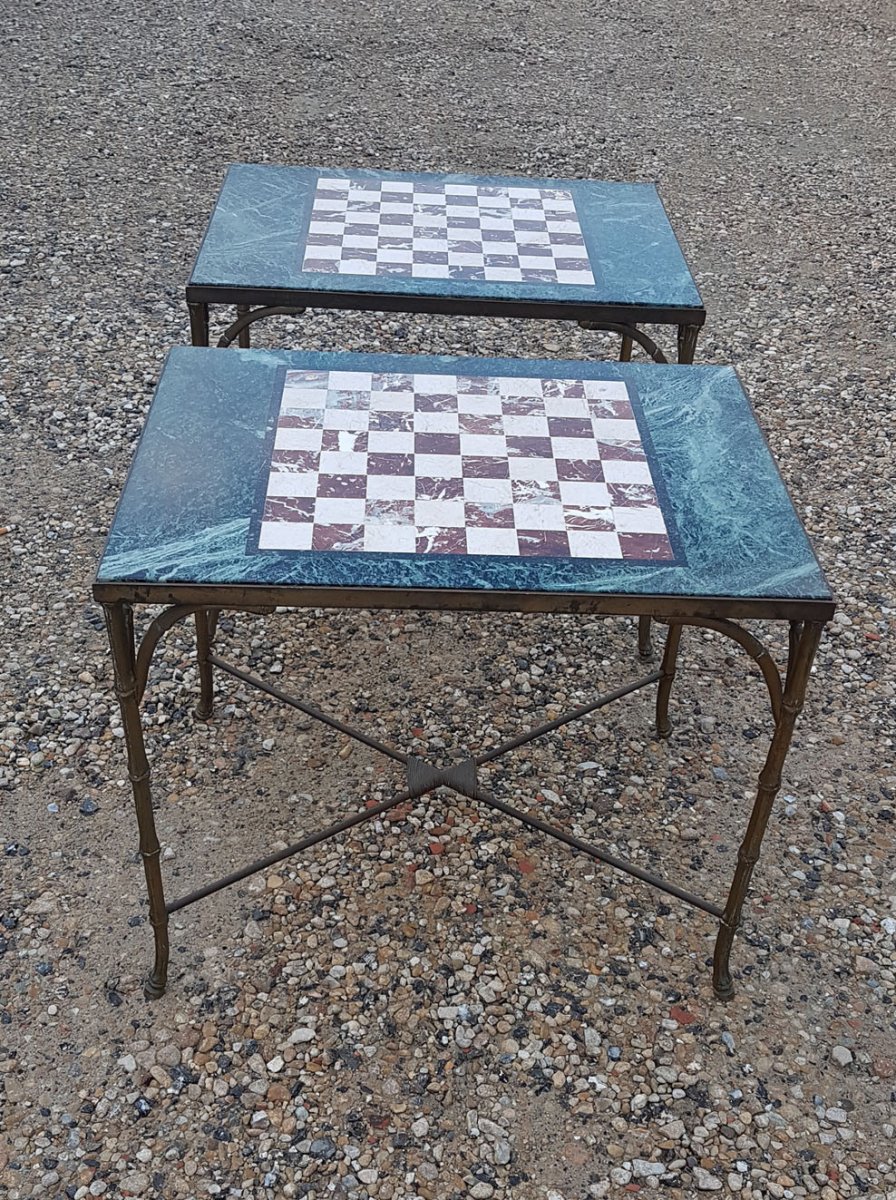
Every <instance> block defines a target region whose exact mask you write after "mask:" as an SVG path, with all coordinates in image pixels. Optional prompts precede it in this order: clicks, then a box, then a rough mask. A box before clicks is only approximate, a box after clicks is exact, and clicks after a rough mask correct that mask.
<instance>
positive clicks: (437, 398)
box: [414, 392, 457, 412]
mask: <svg viewBox="0 0 896 1200" xmlns="http://www.w3.org/2000/svg"><path fill="white" fill-rule="evenodd" d="M414 409H415V411H416V412H457V396H451V395H449V394H448V393H447V392H444V393H437V392H432V393H427V392H417V393H416V394H415V396H414Z"/></svg>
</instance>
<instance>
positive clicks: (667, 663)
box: [656, 624, 681, 738]
mask: <svg viewBox="0 0 896 1200" xmlns="http://www.w3.org/2000/svg"><path fill="white" fill-rule="evenodd" d="M680 641H681V625H680V624H670V625H669V632H668V633H667V634H666V648H665V650H664V651H663V661H662V665H661V666H660V681H659V686H658V688H657V693H656V732H657V737H661V738H667V737H668V736H669V734H670V733H671V732H672V722H671V721H670V720H669V697H670V695H671V694H672V683H673V681H674V679H675V668H676V665H677V663H678V645H679V642H680Z"/></svg>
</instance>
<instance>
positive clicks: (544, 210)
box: [187, 163, 706, 362]
mask: <svg viewBox="0 0 896 1200" xmlns="http://www.w3.org/2000/svg"><path fill="white" fill-rule="evenodd" d="M187 303H188V305H189V309H190V325H191V332H192V340H193V344H194V345H197V346H207V345H208V344H209V305H212V304H226V305H236V306H237V309H238V318H237V320H236V321H235V322H234V323H233V324H232V325H230V327H229V328H228V329H227V331H226V332H225V333H224V335H223V336H222V338H221V340H220V342H219V345H222V346H226V345H229V344H230V343H231V342H233V341H234V340H235V339H238V340H239V344H240V345H241V346H243V347H248V345H249V326H250V325H251V324H252V323H253V322H255V321H258V320H261V319H263V318H265V317H267V316H271V315H274V314H280V313H296V312H302V311H304V309H305V308H306V307H317V308H343V309H375V310H379V311H386V312H411V313H447V314H457V313H462V314H466V315H469V316H492V317H541V318H550V319H552V320H572V321H578V322H579V323H580V324H581V325H584V326H585V327H587V328H594V329H609V330H612V331H616V332H618V333H621V334H622V339H623V340H622V354H621V357H622V359H623V360H627V359H629V358H630V356H631V351H632V345H633V343H634V342H637V343H639V344H640V345H641V346H643V347H644V349H645V350H646V351H647V352H648V354H650V355H651V357H653V358H654V359H656V360H657V361H660V362H665V361H666V359H665V355H664V354H663V352H662V350H661V349H660V348H659V347H658V346H657V345H656V343H655V342H654V341H653V340H652V339H651V338H650V337H648V335H647V334H646V333H645V332H644V331H643V330H642V329H640V328H639V326H640V325H642V324H643V323H645V322H652V323H659V324H669V325H675V326H677V327H678V361H679V362H691V361H693V357H694V351H695V347H696V343H697V336H698V334H699V331H700V327H701V326H702V325H703V323H704V321H705V320H706V311H705V309H704V307H703V302H702V300H701V299H700V293H699V292H698V291H697V287H696V284H695V283H694V280H693V279H692V278H691V274H690V272H689V271H688V268H687V264H686V263H685V260H684V257H683V256H682V253H681V250H680V249H679V246H678V243H677V241H676V239H675V234H674V233H673V232H672V227H671V225H670V224H669V220H668V218H667V216H666V213H665V210H664V209H663V205H662V202H661V201H660V198H659V196H658V194H657V191H656V188H655V187H654V186H653V185H652V184H644V183H606V182H599V181H596V180H580V179H576V180H569V179H519V178H506V177H497V176H473V175H432V174H410V173H401V172H389V171H385V172H382V171H367V170H364V171H342V170H334V169H329V168H328V169H316V168H311V167H284V166H270V165H261V164H249V163H241V164H237V165H234V166H232V167H230V169H229V170H228V172H227V175H226V178H225V180H224V184H223V187H222V189H221V193H220V195H219V197H218V201H217V204H216V206H215V209H214V212H213V213H212V217H211V220H210V223H209V226H208V229H207V231H206V234H205V239H204V241H203V243H202V247H201V249H200V251H199V255H198V257H197V259H196V263H195V265H194V267H193V272H192V275H191V276H190V281H189V283H188V284H187Z"/></svg>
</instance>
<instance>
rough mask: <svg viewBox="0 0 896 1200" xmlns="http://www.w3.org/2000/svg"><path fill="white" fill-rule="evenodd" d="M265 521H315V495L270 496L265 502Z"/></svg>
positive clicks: (263, 517)
mask: <svg viewBox="0 0 896 1200" xmlns="http://www.w3.org/2000/svg"><path fill="white" fill-rule="evenodd" d="M262 520H263V521H313V520H314V497H313V496H269V497H268V499H267V500H266V501H265V503H264V514H263V516H262Z"/></svg>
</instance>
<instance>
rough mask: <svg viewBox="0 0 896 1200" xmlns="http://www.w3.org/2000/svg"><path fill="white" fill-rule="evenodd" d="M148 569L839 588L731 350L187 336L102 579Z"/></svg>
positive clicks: (261, 578) (401, 584) (769, 592)
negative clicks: (327, 349)
mask: <svg viewBox="0 0 896 1200" xmlns="http://www.w3.org/2000/svg"><path fill="white" fill-rule="evenodd" d="M137 584H153V585H156V584H159V585H161V584H164V585H185V586H189V585H208V586H212V587H213V586H219V587H232V586H249V587H251V586H255V585H258V586H266V587H275V588H277V587H282V588H324V589H354V588H364V589H382V590H384V591H386V592H389V591H394V589H411V590H415V591H418V592H420V591H426V592H429V591H432V590H449V591H458V592H480V593H481V592H512V593H518V592H522V593H537V594H548V593H553V594H577V595H583V596H594V595H607V596H618V597H689V598H694V597H697V598H708V597H719V598H725V597H728V598H740V599H748V600H751V601H752V600H755V601H762V602H767V605H766V607H767V608H768V614H769V615H776V614H777V613H778V612H780V611H783V608H787V610H788V613H789V612H790V610H791V608H792V606H790V607H788V606H787V605H784V606H783V608H782V605H780V604H777V605H776V604H775V603H774V602H776V601H805V602H809V604H808V609H809V610H812V611H815V610H816V609H817V607H818V604H817V602H822V603H830V600H831V594H830V591H829V589H828V586H827V584H826V582H825V580H824V577H823V575H822V572H821V570H820V568H819V566H818V563H817V561H816V559H815V557H814V555H813V552H812V549H811V547H810V545H809V542H808V540H807V538H806V535H805V533H804V531H803V528H802V525H801V523H800V520H799V518H798V516H797V514H796V512H795V510H794V508H793V505H792V503H791V501H790V498H789V496H788V494H787V491H786V489H785V486H784V484H783V482H782V480H781V477H780V475H779V473H778V471H777V468H776V466H775V464H774V462H773V460H772V457H771V455H770V453H769V450H768V447H767V445H766V443H765V440H764V438H763V435H762V433H761V431H760V429H759V427H758V425H757V423H756V420H755V417H754V415H753V412H752V409H751V407H750V404H749V401H748V400H747V398H746V396H745V394H744V392H743V389H742V387H741V385H740V382H739V380H738V378H737V376H736V374H735V373H734V371H733V370H732V369H730V368H727V367H704V366H685V367H679V366H657V365H654V364H649V365H641V364H633V363H618V364H617V363H582V362H575V363H574V362H544V361H538V360H515V359H513V360H512V359H469V358H466V359H459V358H449V357H416V356H396V355H369V354H332V353H316V352H315V353H312V352H304V351H254V350H228V351H226V352H225V351H222V350H210V349H203V348H187V347H179V348H176V349H174V350H172V351H171V352H170V354H169V356H168V359H167V361H166V364H165V368H164V371H163V374H162V377H161V379H160V381H159V385H158V388H157V391H156V395H155V397H154V399H153V403H152V406H151V408H150V412H149V415H148V417H147V420H146V426H145V429H144V432H143V435H142V437H141V440H140V443H139V446H138V449H137V452H136V456H135V459H134V462H133V465H132V467H131V471H130V474H129V476H128V479H127V483H126V485H125V488H124V491H123V494H122V497H121V500H120V502H119V506H118V509H117V511H116V514H115V518H114V521H113V525H112V529H111V532H110V535H109V539H108V543H107V546H106V548H105V552H104V554H103V557H102V561H101V564H100V567H99V573H98V576H97V586H96V594H97V596H98V598H102V597H103V595H111V594H112V593H113V592H114V593H115V594H116V595H121V594H123V593H122V587H121V586H119V585H123V586H124V591H125V592H126V591H127V587H128V586H130V585H137ZM112 585H115V586H112ZM760 607H761V606H760ZM807 613H808V610H807ZM758 615H761V613H759V614H758ZM808 615H811V613H808Z"/></svg>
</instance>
